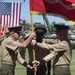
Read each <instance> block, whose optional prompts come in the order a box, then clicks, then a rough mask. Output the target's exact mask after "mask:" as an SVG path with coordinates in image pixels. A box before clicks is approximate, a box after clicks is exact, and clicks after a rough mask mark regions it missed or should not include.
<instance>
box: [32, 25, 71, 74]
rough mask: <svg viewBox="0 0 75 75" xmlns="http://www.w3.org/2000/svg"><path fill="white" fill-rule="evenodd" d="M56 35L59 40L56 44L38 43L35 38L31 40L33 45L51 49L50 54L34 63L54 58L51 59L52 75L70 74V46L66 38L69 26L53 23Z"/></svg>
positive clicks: (41, 62) (38, 63) (42, 62)
mask: <svg viewBox="0 0 75 75" xmlns="http://www.w3.org/2000/svg"><path fill="white" fill-rule="evenodd" d="M54 26H55V28H56V35H57V38H58V40H59V42H58V43H56V44H53V45H51V44H46V43H38V42H36V41H35V40H33V41H32V44H33V45H36V46H39V47H42V48H45V49H47V50H52V52H51V54H48V55H47V56H45V57H44V58H43V59H42V60H41V61H40V62H39V61H34V63H35V62H37V64H36V65H40V64H44V63H46V62H48V61H49V60H51V59H53V58H54V61H53V75H71V72H70V62H71V56H72V46H71V42H70V40H69V39H68V37H67V35H68V29H69V26H66V25H64V24H62V25H60V24H55V25H54Z"/></svg>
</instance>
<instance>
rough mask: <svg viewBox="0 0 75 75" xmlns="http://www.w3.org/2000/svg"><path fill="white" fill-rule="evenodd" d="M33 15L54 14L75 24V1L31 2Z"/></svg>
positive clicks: (44, 0) (39, 0) (45, 0)
mask: <svg viewBox="0 0 75 75" xmlns="http://www.w3.org/2000/svg"><path fill="white" fill-rule="evenodd" d="M30 13H31V14H52V15H55V16H60V17H63V18H65V19H66V20H67V21H70V22H73V23H75V0H30Z"/></svg>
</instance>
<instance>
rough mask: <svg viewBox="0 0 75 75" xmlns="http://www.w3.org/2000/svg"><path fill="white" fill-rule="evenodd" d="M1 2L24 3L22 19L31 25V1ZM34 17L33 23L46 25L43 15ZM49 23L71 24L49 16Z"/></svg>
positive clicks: (14, 0) (12, 0) (13, 0)
mask: <svg viewBox="0 0 75 75" xmlns="http://www.w3.org/2000/svg"><path fill="white" fill-rule="evenodd" d="M0 1H10V2H22V10H21V19H23V20H26V22H27V23H30V8H29V7H30V5H29V0H25V2H23V0H0ZM32 17H33V23H35V22H41V23H42V24H44V23H45V22H44V20H43V17H42V15H32ZM47 17H48V20H49V23H52V22H54V21H55V22H56V23H61V22H62V23H65V24H69V25H70V23H68V22H67V21H66V20H64V19H63V18H59V17H54V16H51V15H50V16H47Z"/></svg>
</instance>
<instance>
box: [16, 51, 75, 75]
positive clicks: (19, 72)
mask: <svg viewBox="0 0 75 75" xmlns="http://www.w3.org/2000/svg"><path fill="white" fill-rule="evenodd" d="M26 60H27V61H28V52H27V51H26ZM70 68H71V75H75V50H73V54H72V60H71V65H70ZM15 75H26V68H25V67H23V66H21V65H20V64H19V63H18V62H17V65H16V70H15Z"/></svg>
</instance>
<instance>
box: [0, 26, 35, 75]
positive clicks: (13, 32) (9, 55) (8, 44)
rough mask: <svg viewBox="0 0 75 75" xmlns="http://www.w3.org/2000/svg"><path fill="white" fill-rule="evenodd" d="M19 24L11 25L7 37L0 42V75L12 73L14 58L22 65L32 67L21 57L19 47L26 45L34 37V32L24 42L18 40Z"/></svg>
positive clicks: (11, 74) (14, 64)
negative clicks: (16, 25)
mask: <svg viewBox="0 0 75 75" xmlns="http://www.w3.org/2000/svg"><path fill="white" fill-rule="evenodd" d="M21 28H22V27H21V26H18V27H12V28H8V29H9V36H8V38H6V39H4V40H3V41H2V43H1V52H2V54H1V67H0V75H14V74H15V73H14V71H15V66H16V60H17V61H18V62H19V63H20V64H21V65H23V66H25V67H27V68H30V69H32V68H33V67H31V66H30V65H29V64H28V63H27V62H26V61H25V60H24V59H22V57H21V55H20V53H19V48H20V47H26V46H27V45H28V44H29V42H30V41H31V40H32V39H33V38H34V37H35V33H31V35H30V36H29V38H28V39H27V40H25V41H24V42H22V43H20V42H19V41H18V39H19V37H20V30H21Z"/></svg>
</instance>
